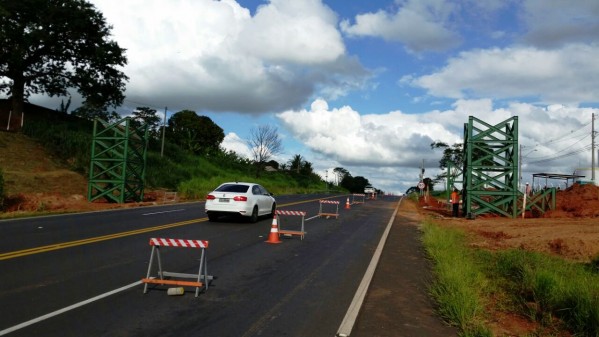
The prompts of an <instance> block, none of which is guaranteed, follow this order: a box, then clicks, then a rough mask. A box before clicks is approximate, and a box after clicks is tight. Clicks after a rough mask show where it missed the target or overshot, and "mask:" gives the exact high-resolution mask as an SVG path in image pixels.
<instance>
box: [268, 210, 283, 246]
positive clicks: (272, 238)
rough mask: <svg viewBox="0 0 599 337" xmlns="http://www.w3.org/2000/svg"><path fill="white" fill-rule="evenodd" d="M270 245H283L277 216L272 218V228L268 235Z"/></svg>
mask: <svg viewBox="0 0 599 337" xmlns="http://www.w3.org/2000/svg"><path fill="white" fill-rule="evenodd" d="M265 242H268V243H281V240H280V239H279V225H278V224H277V216H276V215H274V216H273V217H272V226H270V234H269V235H268V240H266V241H265Z"/></svg>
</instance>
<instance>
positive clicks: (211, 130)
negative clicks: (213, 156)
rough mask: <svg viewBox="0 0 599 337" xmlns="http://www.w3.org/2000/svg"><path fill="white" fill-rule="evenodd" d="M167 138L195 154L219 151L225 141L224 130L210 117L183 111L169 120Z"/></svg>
mask: <svg viewBox="0 0 599 337" xmlns="http://www.w3.org/2000/svg"><path fill="white" fill-rule="evenodd" d="M166 136H167V138H168V139H169V140H171V141H172V142H174V143H175V144H178V145H179V146H181V147H182V148H183V149H185V150H189V151H191V152H193V153H195V154H209V153H212V152H215V151H219V149H220V143H222V141H223V140H224V139H225V133H224V132H223V129H222V128H221V127H220V126H218V125H216V124H215V123H214V122H213V121H212V119H210V117H206V116H198V114H196V112H195V111H191V110H182V111H179V112H177V113H175V114H174V115H173V116H171V118H170V119H169V120H168V127H167V132H166Z"/></svg>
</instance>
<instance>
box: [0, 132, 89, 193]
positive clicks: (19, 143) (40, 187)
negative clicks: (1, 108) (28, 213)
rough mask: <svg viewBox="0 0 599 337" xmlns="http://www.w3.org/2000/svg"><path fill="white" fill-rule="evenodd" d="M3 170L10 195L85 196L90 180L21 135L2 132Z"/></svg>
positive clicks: (0, 138) (1, 161)
mask: <svg viewBox="0 0 599 337" xmlns="http://www.w3.org/2000/svg"><path fill="white" fill-rule="evenodd" d="M0 168H2V171H3V172H4V183H5V187H4V188H5V189H6V195H7V196H13V195H17V194H32V193H54V194H59V195H62V196H70V195H74V194H75V195H81V196H83V195H85V193H86V191H87V180H86V179H85V177H83V176H82V175H81V174H79V173H76V172H73V171H70V170H69V169H68V168H67V167H66V165H64V164H62V163H60V161H59V160H57V159H56V158H54V157H52V155H51V154H49V153H48V152H47V151H46V150H45V149H44V147H43V146H42V145H41V144H38V143H37V142H36V141H35V140H33V139H31V138H29V137H27V136H25V135H23V134H20V133H8V132H0Z"/></svg>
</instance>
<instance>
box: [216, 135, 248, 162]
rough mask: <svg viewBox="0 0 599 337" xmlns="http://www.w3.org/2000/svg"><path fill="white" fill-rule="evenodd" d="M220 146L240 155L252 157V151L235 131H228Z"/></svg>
mask: <svg viewBox="0 0 599 337" xmlns="http://www.w3.org/2000/svg"><path fill="white" fill-rule="evenodd" d="M221 147H222V148H224V149H225V150H229V151H233V152H236V153H237V154H238V155H239V156H241V157H244V158H248V159H251V158H252V151H251V150H250V148H249V147H248V146H247V142H246V141H245V140H244V139H242V138H241V137H239V136H238V135H237V134H236V133H235V132H229V133H228V134H226V135H225V139H223V142H222V143H221Z"/></svg>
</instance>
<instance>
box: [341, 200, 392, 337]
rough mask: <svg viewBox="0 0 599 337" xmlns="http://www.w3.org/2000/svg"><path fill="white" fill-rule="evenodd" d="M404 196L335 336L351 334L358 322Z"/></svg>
mask: <svg viewBox="0 0 599 337" xmlns="http://www.w3.org/2000/svg"><path fill="white" fill-rule="evenodd" d="M402 200H403V197H401V198H400V199H399V201H398V202H397V207H396V208H395V211H394V212H393V215H392V216H391V219H390V220H389V223H388V224H387V228H385V232H384V233H383V236H382V237H381V240H380V241H379V245H378V246H377V247H376V250H375V251H374V255H373V256H372V260H370V264H369V265H368V268H366V273H364V276H363V277H362V281H361V282H360V286H358V290H356V294H355V295H354V299H353V300H352V301H351V304H350V305H349V308H347V313H345V317H344V318H343V321H342V322H341V325H340V326H339V330H337V334H336V335H335V336H338V337H346V336H349V334H350V333H351V330H352V329H353V327H354V324H355V323H356V318H357V317H358V313H359V312H360V308H361V307H362V303H363V302H364V299H365V298H366V292H367V291H368V287H369V286H370V282H371V281H372V277H373V276H374V272H375V270H376V266H377V265H378V263H379V260H380V258H381V254H382V253H383V248H384V247H385V242H386V241H387V237H388V236H389V232H390V231H391V226H392V225H393V221H394V220H395V215H397V211H398V210H399V205H400V204H401V201H402Z"/></svg>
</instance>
